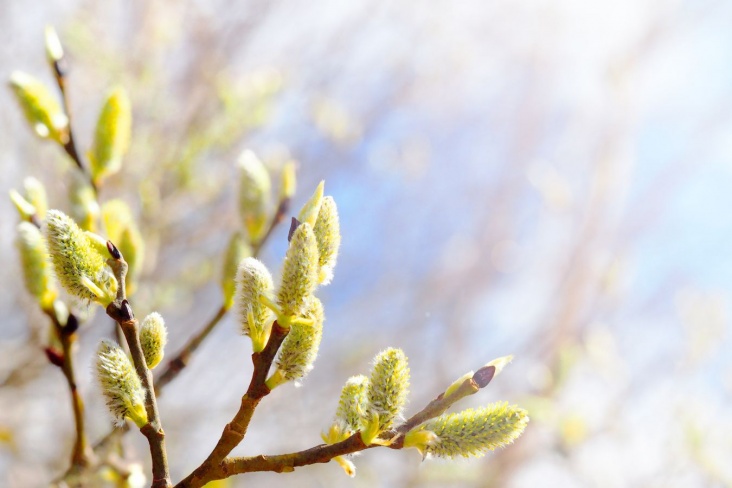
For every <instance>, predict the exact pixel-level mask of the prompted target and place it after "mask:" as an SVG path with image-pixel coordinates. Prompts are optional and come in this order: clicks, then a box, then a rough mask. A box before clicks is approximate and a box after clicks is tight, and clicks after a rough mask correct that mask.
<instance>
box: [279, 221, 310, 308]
mask: <svg viewBox="0 0 732 488" xmlns="http://www.w3.org/2000/svg"><path fill="white" fill-rule="evenodd" d="M317 280H318V244H317V241H316V239H315V234H314V233H313V228H312V227H311V226H310V224H306V223H305V224H300V225H299V226H298V228H297V229H295V232H294V233H293V234H292V239H291V240H290V247H289V248H288V249H287V255H286V257H285V265H284V268H283V270H282V283H281V285H280V289H279V293H278V303H279V306H280V307H281V309H282V315H284V316H297V315H299V314H300V313H301V312H302V310H303V308H304V306H305V302H306V299H307V298H308V297H309V296H310V295H311V294H312V293H313V291H314V290H315V287H316V286H317Z"/></svg>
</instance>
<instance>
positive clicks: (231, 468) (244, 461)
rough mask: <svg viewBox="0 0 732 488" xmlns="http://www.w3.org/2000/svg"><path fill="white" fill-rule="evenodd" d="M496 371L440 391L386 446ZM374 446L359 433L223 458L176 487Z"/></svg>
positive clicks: (400, 443) (396, 445) (398, 443)
mask: <svg viewBox="0 0 732 488" xmlns="http://www.w3.org/2000/svg"><path fill="white" fill-rule="evenodd" d="M268 347H269V344H268ZM495 374H496V367H495V366H492V365H491V366H484V367H482V368H480V369H479V370H478V371H477V372H476V373H475V374H474V375H473V377H472V378H467V379H466V380H465V381H463V382H462V383H461V384H460V386H458V387H457V389H456V390H455V391H453V392H451V393H450V395H449V396H446V395H445V394H444V393H440V394H439V395H438V396H437V397H436V398H435V399H434V400H432V401H431V402H430V403H428V404H427V406H425V407H424V408H423V409H422V410H420V411H419V412H417V413H416V414H414V415H413V416H412V417H410V418H409V419H408V420H406V421H405V422H404V423H403V424H401V425H399V426H398V427H397V428H396V429H394V430H392V431H388V432H384V433H383V434H382V436H381V437H383V438H384V439H391V440H392V442H390V443H389V444H388V445H387V446H385V447H389V448H390V449H402V448H403V447H404V435H405V434H406V433H407V432H409V431H410V430H412V429H414V428H415V427H417V426H418V425H420V424H422V423H424V422H426V421H427V420H430V419H432V418H435V417H437V416H439V415H442V414H443V413H444V412H445V411H446V410H447V409H448V408H450V407H451V406H452V405H453V404H454V403H456V402H457V401H459V400H461V399H463V398H465V397H466V396H470V395H472V394H474V393H476V392H477V391H478V390H480V389H481V388H484V387H485V386H487V385H488V384H489V383H490V382H491V380H492V379H493V378H494V377H495ZM250 388H251V387H250ZM242 405H243V399H242ZM237 415H238V414H237ZM230 425H231V424H230ZM227 427H228V426H227ZM224 433H226V430H224ZM222 438H223V436H222ZM219 442H220V441H219ZM217 447H218V446H217ZM374 447H382V445H381V444H371V445H366V444H364V443H363V440H362V439H361V433H360V432H356V433H355V434H353V435H352V436H350V437H348V438H347V439H345V440H343V441H341V442H337V443H335V444H320V445H317V446H315V447H311V448H310V449H306V450H304V451H298V452H294V453H289V454H279V455H274V456H268V455H259V456H252V457H232V458H224V459H223V460H222V461H219V462H217V463H215V464H211V465H209V466H207V467H206V469H205V470H204V469H201V468H198V469H197V470H196V471H194V473H193V474H192V475H190V476H188V477H187V478H186V479H184V480H183V481H181V482H180V483H178V484H177V485H176V486H175V488H198V487H200V486H203V485H205V484H206V483H208V482H210V481H214V480H220V479H225V478H228V477H229V476H234V475H237V474H243V473H251V472H255V471H273V472H276V473H288V472H291V471H294V469H295V468H298V467H301V466H308V465H311V464H318V463H327V462H329V461H331V460H332V459H333V458H335V457H338V456H343V455H346V454H352V453H354V452H359V451H364V450H366V449H371V448H374ZM229 452H230V451H229ZM209 458H210V456H209ZM207 461H208V460H207ZM205 464H206V463H204V465H205ZM204 465H202V466H201V467H203V466H204ZM199 470H200V472H199ZM196 473H199V474H198V476H194V475H196Z"/></svg>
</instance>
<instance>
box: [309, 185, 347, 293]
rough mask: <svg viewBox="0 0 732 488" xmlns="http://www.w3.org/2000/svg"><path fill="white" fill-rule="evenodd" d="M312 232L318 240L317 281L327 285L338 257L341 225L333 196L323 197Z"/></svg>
mask: <svg viewBox="0 0 732 488" xmlns="http://www.w3.org/2000/svg"><path fill="white" fill-rule="evenodd" d="M313 232H314V233H315V239H316V240H317V241H318V253H319V256H320V258H319V259H318V265H319V271H318V282H319V283H320V284H323V285H327V284H328V283H330V281H331V280H332V279H333V268H335V265H336V259H337V258H338V248H339V247H340V246H341V226H340V223H339V222H338V208H337V207H336V204H335V200H333V197H325V198H323V203H322V204H321V205H320V211H319V212H318V219H317V220H316V221H315V227H313Z"/></svg>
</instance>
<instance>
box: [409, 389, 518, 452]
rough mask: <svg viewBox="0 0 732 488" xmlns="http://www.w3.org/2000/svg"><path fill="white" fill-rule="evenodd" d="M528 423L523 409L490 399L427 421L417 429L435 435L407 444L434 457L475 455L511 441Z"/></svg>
mask: <svg viewBox="0 0 732 488" xmlns="http://www.w3.org/2000/svg"><path fill="white" fill-rule="evenodd" d="M528 423H529V416H528V413H527V412H526V410H524V409H522V408H519V407H517V406H516V405H511V406H509V405H508V403H505V402H502V403H493V404H491V405H488V406H486V407H481V408H478V409H472V408H469V409H467V410H463V411H462V412H458V413H450V414H446V415H442V416H440V417H438V418H436V419H432V420H429V421H427V422H426V423H424V424H423V425H422V426H420V427H418V429H417V430H423V431H429V432H432V433H434V435H435V436H436V437H437V439H436V440H434V441H433V442H430V443H426V444H422V445H420V446H417V445H412V446H410V447H417V448H419V449H420V451H422V452H423V453H425V454H432V455H434V456H437V457H447V458H453V457H457V456H463V457H469V456H476V457H479V456H482V455H484V454H485V453H486V452H488V451H493V450H494V449H497V448H499V447H503V446H505V445H507V444H510V443H512V442H513V441H514V440H516V439H517V438H518V437H519V436H520V435H521V434H522V433H523V431H524V429H525V428H526V425H527V424H528Z"/></svg>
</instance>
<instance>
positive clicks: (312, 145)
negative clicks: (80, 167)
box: [0, 0, 732, 487]
mask: <svg viewBox="0 0 732 488" xmlns="http://www.w3.org/2000/svg"><path fill="white" fill-rule="evenodd" d="M47 24H52V25H54V26H55V27H56V29H57V30H58V32H59V35H60V37H61V40H62V42H63V44H64V46H65V50H66V52H67V56H68V62H69V96H70V100H71V105H72V108H73V125H74V130H75V133H76V137H77V139H78V143H79V145H80V146H81V147H82V148H83V149H84V150H86V149H87V148H88V147H89V145H90V143H91V140H92V134H93V129H94V124H95V122H96V119H97V116H98V113H99V107H100V106H101V103H102V101H103V99H104V95H105V93H106V92H107V90H108V89H109V88H110V87H112V86H113V85H116V84H121V85H123V86H124V87H126V89H127V91H128V93H129V94H130V97H131V100H132V105H133V114H134V117H133V119H134V120H133V140H132V145H131V149H130V152H129V154H128V155H127V157H126V158H125V161H124V167H123V170H122V171H121V172H120V173H118V174H117V175H115V176H113V177H111V178H109V179H108V180H107V182H106V183H105V185H104V187H103V188H102V190H101V192H100V199H101V200H102V201H104V200H109V199H112V198H117V197H120V198H123V199H125V200H126V201H127V202H128V203H129V204H130V206H131V207H132V208H133V210H134V212H135V216H136V217H137V218H138V220H139V222H140V226H141V228H142V231H143V235H144V236H145V239H146V241H147V248H146V256H145V262H144V267H143V271H142V274H141V278H140V282H139V287H138V292H137V294H136V295H135V298H134V300H133V303H134V305H135V310H136V312H137V314H138V315H145V314H147V313H148V312H150V311H152V310H157V311H159V312H160V313H162V314H163V316H164V317H165V318H166V322H167V324H168V327H169V331H170V343H169V345H168V349H167V350H168V354H169V355H170V357H172V354H173V352H175V351H176V350H178V348H180V347H181V346H182V345H183V344H184V343H185V342H186V339H187V338H188V337H189V336H190V335H191V334H192V333H193V332H194V331H196V330H198V329H199V328H200V327H201V326H202V324H204V323H205V322H206V321H207V320H208V319H209V318H210V317H211V316H212V315H213V314H214V313H215V312H216V310H217V309H218V307H219V305H220V303H221V295H220V289H219V286H218V277H219V273H220V267H221V260H222V253H223V251H224V249H225V247H226V244H227V241H228V239H229V236H230V235H231V233H232V232H234V231H236V230H237V229H238V228H239V227H240V222H239V217H238V213H237V209H236V207H237V204H236V193H237V187H238V183H237V181H238V173H237V170H236V164H235V163H236V159H237V157H238V155H239V153H240V152H241V151H242V150H244V149H246V148H249V149H252V150H254V151H255V152H256V153H257V154H258V155H260V157H261V158H262V159H263V160H264V161H265V162H266V163H267V165H268V167H269V168H270V169H271V171H272V174H273V178H274V179H275V181H276V180H277V176H276V175H277V173H278V171H279V170H280V168H281V167H282V164H283V162H284V161H286V160H287V159H288V158H294V159H296V160H297V161H299V171H298V192H297V196H296V198H295V200H294V202H293V213H295V212H296V211H297V209H299V207H300V206H301V205H302V203H303V202H304V201H305V200H306V199H307V198H308V197H309V195H310V194H311V193H312V191H313V189H314V188H315V185H316V184H317V182H318V181H319V180H321V179H325V180H326V193H327V194H331V195H333V196H334V198H335V200H336V202H337V204H338V207H339V211H340V215H341V230H342V235H343V244H342V247H341V253H340V257H339V264H338V267H337V268H336V270H335V279H334V281H333V283H332V284H331V285H330V286H328V287H326V288H323V289H322V290H321V291H320V292H319V295H320V297H321V298H322V299H323V301H324V304H325V307H326V316H327V320H326V325H325V334H324V338H323V343H322V346H321V352H320V355H319V357H318V360H317V362H316V365H315V370H314V371H313V372H312V373H311V374H310V375H309V376H308V377H307V378H306V380H305V381H304V382H303V385H302V387H300V388H296V387H294V386H293V385H290V384H288V385H286V386H283V387H281V388H279V389H277V390H276V391H275V392H274V394H272V395H271V396H269V397H267V398H266V399H265V401H264V402H263V403H262V405H261V406H260V409H259V410H258V411H257V413H256V414H255V417H254V420H253V422H252V426H251V428H250V434H249V436H248V437H247V439H246V440H245V442H244V443H243V444H242V445H241V446H240V447H239V448H237V450H236V451H235V454H240V455H249V454H258V453H262V452H263V453H268V454H276V453H281V452H290V451H295V450H300V449H304V448H307V447H310V446H312V445H315V444H318V443H319V442H320V433H321V431H324V430H325V429H326V428H327V427H328V425H329V423H330V421H331V419H332V415H333V413H334V411H335V408H336V404H337V398H338V394H339V392H340V388H341V386H342V385H343V383H344V382H345V380H346V379H347V378H348V377H349V376H351V375H354V374H359V373H366V372H367V371H368V370H369V368H370V360H371V358H372V357H373V356H374V355H375V354H376V353H377V352H378V351H380V350H382V349H384V348H385V347H387V346H395V347H401V348H403V349H404V351H405V352H406V353H407V355H408V357H409V358H410V366H411V370H412V394H411V398H410V404H409V407H408V409H407V414H408V415H409V414H411V413H414V412H415V411H417V410H419V409H420V408H422V406H424V405H425V404H426V403H427V402H428V401H429V400H430V399H431V398H433V397H434V396H435V395H436V394H438V393H439V392H441V391H442V390H443V389H444V388H445V387H446V386H447V385H449V384H450V383H451V382H452V381H453V380H454V379H455V378H457V377H459V376H460V375H462V374H464V373H465V372H467V371H469V370H474V369H477V368H478V367H480V366H481V365H483V364H484V363H486V362H488V361H489V360H491V359H494V358H496V357H499V356H503V355H506V354H514V355H515V360H514V362H513V363H512V364H511V366H510V367H508V368H507V369H506V370H504V372H503V373H502V375H501V376H500V377H499V378H498V379H496V380H495V382H493V383H492V384H491V385H490V386H489V387H488V388H486V389H485V390H483V391H481V392H480V394H478V395H475V396H473V397H471V398H469V399H468V401H466V402H465V403H464V405H463V406H469V405H473V406H475V405H480V404H487V403H490V402H494V401H499V400H506V401H509V402H510V403H517V404H519V405H521V406H523V407H525V408H527V409H528V410H529V413H530V415H531V418H532V421H531V423H530V424H529V427H528V429H527V431H526V432H525V434H524V435H523V436H522V437H521V438H520V439H519V440H518V441H517V442H516V443H515V444H514V445H513V446H511V447H509V448H507V449H504V450H502V451H499V452H494V453H491V454H489V455H487V456H486V457H484V458H482V459H479V460H459V461H456V462H444V461H436V460H428V461H425V462H421V458H420V456H419V454H418V453H417V452H416V451H414V452H408V451H403V452H402V451H391V450H386V449H383V450H378V449H376V450H371V451H369V452H366V453H364V454H363V455H361V456H359V457H357V458H355V459H354V462H355V464H356V466H357V469H358V472H357V476H356V477H355V478H353V479H351V478H347V477H346V476H345V475H344V474H343V472H342V470H341V469H340V468H339V467H338V466H337V465H335V464H334V463H331V464H327V465H318V466H312V467H307V468H303V469H298V470H297V471H296V472H295V473H291V474H287V475H276V474H271V473H264V474H256V475H247V476H246V477H240V478H235V479H232V480H231V485H230V486H244V485H245V481H248V482H249V483H267V485H268V486H272V487H279V486H283V487H284V486H297V487H300V486H302V487H322V486H345V487H349V486H352V487H418V486H419V487H421V486H427V487H429V486H435V487H438V486H445V487H536V486H563V487H661V486H663V487H682V486H683V487H722V486H732V463H730V462H729V461H730V459H732V408H730V407H731V406H732V402H730V396H731V394H732V359H731V355H730V351H732V349H731V347H730V346H732V340H731V339H730V333H729V332H730V322H729V301H730V298H732V296H731V291H730V290H731V289H730V287H731V286H732V253H731V252H730V242H731V241H730V240H731V239H732V218H730V217H729V214H730V212H729V210H728V209H729V208H732V191H730V188H732V137H730V134H732V115H730V114H732V110H731V109H732V49H730V47H731V45H732V39H731V38H730V27H731V26H732V3H730V2H723V1H713V0H712V1H706V0H702V1H696V2H683V1H666V2H661V1H653V0H643V1H638V0H617V1H614V2H609V1H577V0H562V1H541V0H539V1H537V0H534V1H531V0H525V1H513V2H508V1H498V2H482V1H477V0H466V1H462V2H449V1H442V0H433V1H431V2H428V3H424V2H407V1H396V2H386V1H378V0H371V1H362V0H352V1H349V2H343V1H338V0H319V1H315V2H289V1H277V0H270V1H261V0H246V1H240V2H234V1H223V0H222V1H205V2H204V1H189V2H174V1H141V0H133V1H124V2H123V1H111V2H93V1H88V0H74V1H58V0H53V1H46V2H42V5H40V4H39V5H35V6H34V7H30V6H29V4H28V3H27V2H21V1H20V0H4V1H2V2H0V77H2V78H3V79H7V78H8V76H9V75H10V73H11V72H12V71H13V70H15V69H19V70H23V71H26V72H29V73H31V74H33V75H35V76H37V77H39V78H41V79H42V80H43V81H45V82H46V83H48V84H49V85H52V84H53V78H52V75H51V73H50V72H49V70H48V67H47V65H46V62H45V56H44V50H43V49H44V48H43V28H44V26H45V25H47ZM11 95H12V93H11V92H10V90H8V89H4V90H2V91H0V107H1V108H2V109H1V110H0V127H2V130H1V131H0V168H1V169H2V178H0V194H1V195H7V192H8V191H9V190H10V189H11V188H21V187H22V181H23V178H25V177H27V176H35V177H37V178H38V179H39V180H41V181H42V182H43V183H44V184H45V185H46V187H47V189H48V192H49V197H50V204H51V207H57V208H61V209H62V210H68V208H69V203H68V197H67V193H68V188H69V186H70V182H71V180H72V179H73V175H74V172H75V168H74V167H73V165H72V164H71V162H70V160H69V159H68V158H67V157H66V156H65V154H64V153H63V151H61V150H60V149H59V148H58V147H56V146H55V145H54V144H52V143H50V142H48V141H41V140H39V139H38V138H37V137H35V136H34V134H33V133H32V132H31V130H30V129H29V127H28V124H27V123H26V121H25V120H24V119H23V116H22V113H21V111H20V110H19V108H18V106H17V104H16V103H15V101H14V100H13V99H12V96H11ZM17 221H18V217H17V215H16V212H15V210H14V209H13V207H12V205H11V203H10V201H9V199H8V198H6V197H4V196H3V198H2V199H0V255H1V256H2V261H1V263H2V264H1V265H0V286H1V287H2V289H3V291H4V292H3V293H2V294H0V311H1V313H2V317H3V320H2V326H1V328H0V384H1V385H2V388H1V389H0V439H2V441H1V443H0V485H2V486H9V487H28V486H45V485H47V484H48V483H49V482H50V480H52V479H53V478H55V477H56V476H58V475H59V474H61V473H63V471H64V470H65V469H66V467H67V463H68V453H69V450H70V448H71V444H72V440H73V423H72V417H71V408H70V405H69V401H68V392H67V388H66V385H65V383H64V381H63V377H62V375H61V374H60V372H59V370H58V369H57V368H55V367H53V366H51V365H49V364H48V362H47V361H46V358H45V356H44V355H43V352H42V347H43V344H44V343H45V341H46V340H47V339H46V336H47V330H48V324H47V319H46V318H45V317H44V316H43V315H42V314H41V313H40V312H39V311H38V310H37V306H36V305H35V303H34V302H33V300H32V299H31V298H30V297H29V296H28V294H27V293H26V292H25V290H24V289H23V287H22V286H21V284H20V283H21V280H20V266H19V262H18V257H17V252H16V250H15V247H14V245H13V241H14V238H15V237H14V235H15V226H16V224H17ZM285 227H286V226H281V227H280V228H278V230H277V232H276V233H275V234H274V235H273V237H272V239H271V240H270V241H269V244H268V245H267V247H266V249H265V250H264V252H263V254H262V259H263V260H264V261H265V263H267V264H268V265H269V266H270V268H271V269H273V271H274V272H275V274H276V273H278V271H279V267H280V263H281V259H282V257H283V255H284V251H285V249H286V234H287V229H286V228H285ZM78 308H79V313H81V314H83V315H89V319H88V321H87V322H86V323H85V324H84V326H83V330H82V331H81V334H80V343H79V352H78V355H79V359H78V361H79V366H78V369H79V383H80V388H81V390H82V392H83V395H84V399H85V401H86V404H87V419H88V424H89V425H88V434H89V437H90V440H91V441H92V442H95V441H96V440H98V439H100V438H101V437H102V436H104V435H105V434H106V433H107V432H108V431H109V428H110V421H109V418H108V415H107V413H106V409H105V407H104V405H103V400H102V398H101V394H100V393H99V391H98V388H97V386H96V383H95V381H94V378H93V376H92V369H91V365H92V360H93V353H94V350H95V349H96V345H97V344H98V342H99V340H100V339H101V338H104V337H109V336H110V335H111V333H112V325H111V323H110V321H109V319H108V318H107V317H106V316H105V315H104V314H103V313H101V312H100V311H99V310H97V309H98V307H95V306H85V305H83V304H82V305H81V306H79V307H78ZM250 351H251V349H250V343H249V341H248V340H247V339H246V338H245V337H242V336H241V335H240V333H239V330H238V324H237V320H236V317H235V314H229V315H227V316H226V317H225V319H224V320H223V321H222V323H221V324H220V325H219V326H218V328H217V329H216V330H215V332H214V333H213V334H212V335H211V337H210V338H209V339H208V340H207V342H206V343H205V344H204V346H203V347H202V348H201V349H200V351H199V352H197V354H196V356H195V357H194V359H193V360H192V363H191V365H190V367H189V368H187V369H186V370H185V371H184V372H183V373H182V374H181V375H180V376H179V377H178V378H177V379H176V380H175V382H173V383H171V384H170V385H169V386H168V387H167V388H166V393H165V395H164V396H163V397H161V399H160V410H161V415H162V419H163V422H164V426H165V431H166V433H167V439H168V452H169V458H170V461H171V469H172V475H173V479H174V481H177V480H180V479H181V478H182V477H184V476H185V475H187V474H188V473H189V472H190V471H191V470H192V469H193V468H194V467H196V466H197V465H198V464H199V463H200V462H201V461H202V460H203V459H204V457H205V456H206V455H207V454H208V452H209V451H210V449H211V448H212V446H213V445H214V444H215V442H216V440H217V439H218V437H219V435H220V433H221V429H222V427H223V425H224V424H225V423H226V422H228V421H229V420H230V418H231V416H232V415H233V414H234V412H235V411H236V409H237V408H238V404H239V398H240V396H241V394H242V393H243V391H244V390H245V387H246V384H247V383H248V381H249V377H250V368H251V362H250V358H249V354H250ZM124 449H125V455H126V456H127V457H128V458H130V459H133V460H138V461H140V462H143V463H147V462H148V461H147V459H148V451H147V444H146V442H145V439H144V438H143V437H142V436H140V435H139V434H136V433H130V434H128V435H127V436H126V437H125V439H124ZM144 471H145V473H148V467H147V464H145V468H144Z"/></svg>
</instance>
